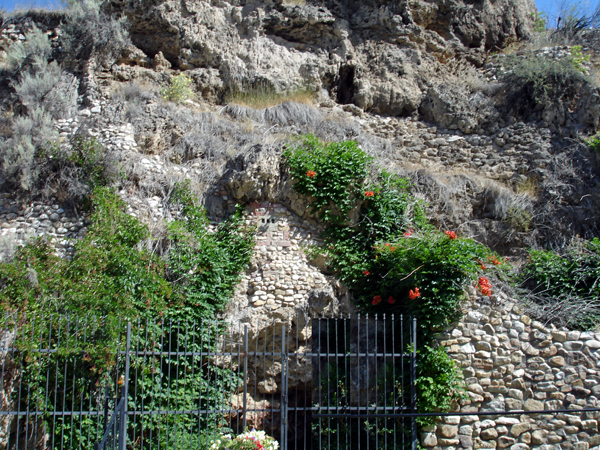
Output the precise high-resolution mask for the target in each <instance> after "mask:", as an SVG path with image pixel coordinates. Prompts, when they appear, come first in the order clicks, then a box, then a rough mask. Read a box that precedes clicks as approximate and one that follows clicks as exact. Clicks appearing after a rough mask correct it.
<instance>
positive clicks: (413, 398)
mask: <svg viewBox="0 0 600 450" xmlns="http://www.w3.org/2000/svg"><path fill="white" fill-rule="evenodd" d="M411 334H412V351H413V352H412V358H411V359H410V372H411V376H410V378H411V383H410V403H411V407H412V412H413V414H416V413H417V385H416V383H417V319H416V318H413V320H412V333H411ZM410 435H411V450H417V445H418V442H419V440H418V436H417V418H416V417H415V416H413V417H411V419H410Z"/></svg>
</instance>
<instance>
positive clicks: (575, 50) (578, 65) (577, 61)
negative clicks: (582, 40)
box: [569, 45, 591, 75]
mask: <svg viewBox="0 0 600 450" xmlns="http://www.w3.org/2000/svg"><path fill="white" fill-rule="evenodd" d="M569 59H570V60H571V64H573V67H575V69H577V70H579V71H580V72H583V73H584V74H586V75H587V73H588V69H587V67H585V65H584V63H589V62H590V59H591V56H590V55H584V54H583V51H582V48H581V45H574V46H572V47H571V56H570V58H569Z"/></svg>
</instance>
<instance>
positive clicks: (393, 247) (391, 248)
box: [390, 246, 398, 252]
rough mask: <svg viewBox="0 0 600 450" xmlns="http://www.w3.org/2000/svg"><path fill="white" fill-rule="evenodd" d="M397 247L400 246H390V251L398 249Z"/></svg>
mask: <svg viewBox="0 0 600 450" xmlns="http://www.w3.org/2000/svg"><path fill="white" fill-rule="evenodd" d="M397 248H398V247H396V246H392V247H390V252H393V251H394V250H396V249H397Z"/></svg>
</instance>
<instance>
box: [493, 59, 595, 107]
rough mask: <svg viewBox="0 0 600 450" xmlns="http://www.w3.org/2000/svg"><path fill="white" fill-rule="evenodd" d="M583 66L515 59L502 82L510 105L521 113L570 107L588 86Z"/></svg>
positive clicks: (508, 66)
mask: <svg viewBox="0 0 600 450" xmlns="http://www.w3.org/2000/svg"><path fill="white" fill-rule="evenodd" d="M580 65H581V63H579V64H577V63H575V62H574V60H573V59H571V58H562V59H550V58H545V57H537V56H535V55H531V56H528V57H514V58H511V59H510V60H509V62H508V64H507V66H506V69H507V72H506V73H505V74H504V76H503V78H502V81H503V82H504V85H505V86H506V92H507V94H508V96H509V99H510V102H511V104H512V105H513V107H514V108H515V109H516V110H517V111H518V112H520V113H526V112H527V111H528V110H530V109H534V110H535V109H539V108H540V107H543V106H544V105H548V104H554V103H559V102H560V103H566V104H568V105H570V104H571V103H572V102H574V101H576V100H577V97H578V95H579V92H580V90H581V89H582V87H583V86H584V85H585V84H587V83H589V80H588V79H587V77H586V76H585V74H584V73H583V72H582V70H581V67H580Z"/></svg>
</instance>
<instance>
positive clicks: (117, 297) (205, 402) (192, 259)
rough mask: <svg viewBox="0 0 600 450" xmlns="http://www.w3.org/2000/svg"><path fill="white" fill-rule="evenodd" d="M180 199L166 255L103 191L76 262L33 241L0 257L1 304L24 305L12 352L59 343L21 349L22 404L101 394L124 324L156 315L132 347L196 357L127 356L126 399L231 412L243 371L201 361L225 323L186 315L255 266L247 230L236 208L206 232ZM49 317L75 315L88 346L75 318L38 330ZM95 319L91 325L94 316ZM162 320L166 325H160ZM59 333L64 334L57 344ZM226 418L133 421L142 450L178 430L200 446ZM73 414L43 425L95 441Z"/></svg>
mask: <svg viewBox="0 0 600 450" xmlns="http://www.w3.org/2000/svg"><path fill="white" fill-rule="evenodd" d="M80 150H81V151H82V152H83V153H81V152H80V153H78V152H75V153H74V154H73V155H71V158H72V160H73V163H74V164H79V165H82V166H85V165H86V164H88V162H89V159H88V156H89V155H88V154H86V153H85V151H84V150H83V148H81V149H80ZM92 153H93V150H92ZM174 201H176V202H177V203H178V204H179V205H180V207H181V217H180V220H179V221H177V222H176V223H174V224H173V225H172V227H171V237H172V238H173V239H174V241H173V247H172V249H171V254H170V256H169V258H168V259H161V258H159V257H158V256H157V255H156V254H155V253H154V252H152V251H150V250H148V246H147V245H146V243H147V239H148V238H149V233H148V229H147V227H146V226H145V225H143V224H141V223H140V222H139V221H138V220H137V219H136V218H135V217H132V216H131V215H129V214H128V213H127V211H126V205H125V203H124V202H123V201H122V200H121V199H120V198H119V197H118V195H117V194H115V193H114V192H113V191H112V190H111V189H109V188H106V187H97V188H96V189H94V191H93V194H92V196H91V198H90V202H91V206H92V208H93V214H92V215H91V217H90V220H91V223H90V225H89V229H88V233H87V235H86V237H85V238H84V239H83V240H82V241H80V242H78V243H77V245H76V249H75V255H74V257H73V259H72V260H71V261H68V260H66V259H62V258H59V257H57V256H55V255H54V254H53V253H52V252H53V249H52V247H51V246H50V245H49V244H48V243H46V242H44V241H43V240H38V241H35V242H33V243H31V244H29V245H27V246H25V247H23V248H21V249H20V250H19V251H17V252H16V255H15V257H14V259H13V260H12V261H11V262H10V263H3V264H0V304H1V306H2V307H3V308H4V309H5V310H6V311H13V312H14V311H18V314H17V317H16V320H15V324H14V326H18V327H19V333H18V334H19V336H23V337H25V339H24V342H18V343H17V344H15V345H17V348H19V349H20V350H22V351H24V352H27V351H28V349H29V348H30V347H31V346H32V345H37V344H38V343H39V342H41V340H40V333H42V332H45V333H50V334H51V336H52V337H53V338H54V339H55V341H53V343H52V344H53V345H56V347H55V348H56V349H57V350H58V351H57V352H56V353H51V354H50V353H49V354H40V353H39V352H30V353H25V357H24V358H23V366H22V367H20V373H21V376H22V380H21V385H22V386H23V392H24V393H25V392H26V393H27V394H26V395H25V394H24V395H23V396H22V397H23V401H24V402H25V404H26V407H32V405H37V404H40V403H39V402H43V401H44V399H47V398H48V396H50V398H51V397H52V396H53V395H55V392H56V389H57V386H58V387H59V388H61V389H62V387H63V386H65V387H66V386H69V387H70V386H71V385H72V386H73V387H72V388H69V389H65V391H64V392H61V393H60V395H59V396H58V397H59V400H58V403H57V405H58V407H60V405H61V404H62V403H64V405H67V406H66V407H67V408H69V407H70V406H68V405H73V404H80V403H81V402H84V400H83V398H86V400H85V402H84V403H85V404H87V403H86V402H87V401H88V400H87V398H88V397H90V398H91V397H93V398H97V397H100V396H101V395H102V393H101V392H100V389H101V386H104V385H110V384H111V383H110V379H112V380H113V381H114V379H115V374H116V373H117V371H116V370H117V366H116V364H117V363H116V361H117V358H115V349H116V348H118V346H117V342H118V340H119V339H120V333H121V332H122V324H123V322H124V321H125V320H127V319H136V318H141V319H150V322H149V324H150V326H149V327H148V329H143V326H140V325H138V326H140V329H139V330H138V331H137V333H134V335H133V336H132V339H133V341H132V346H133V347H134V348H146V349H148V350H149V351H154V352H165V351H169V352H170V351H175V350H185V351H187V352H192V353H191V354H190V356H189V357H188V356H186V357H184V358H180V357H179V356H178V357H177V358H174V357H173V358H171V357H170V356H169V357H167V358H164V359H163V360H162V364H161V365H160V366H158V367H157V365H156V361H155V359H154V356H150V357H146V358H145V357H137V358H132V361H131V364H132V373H133V371H135V374H136V376H135V377H132V378H131V380H130V383H131V384H130V386H129V392H130V398H129V401H131V402H143V404H144V405H145V407H147V408H149V409H150V410H163V411H164V410H192V409H195V408H205V409H211V408H212V409H215V410H219V409H226V407H227V404H226V400H227V399H226V398H225V397H224V396H223V392H234V391H236V389H238V387H239V384H240V383H239V380H238V377H237V375H235V374H234V373H233V372H231V370H230V369H228V368H226V367H215V366H213V365H210V367H207V366H206V358H204V360H203V364H201V361H200V356H198V355H200V354H202V353H203V352H204V354H206V352H207V351H211V350H214V346H215V345H216V343H217V339H216V338H215V336H216V335H218V334H219V333H221V334H222V332H223V330H219V329H218V327H217V328H215V326H214V324H207V325H206V326H200V327H188V326H187V321H188V320H199V319H203V318H206V319H211V318H214V317H215V315H216V314H217V313H218V312H220V311H221V310H222V309H223V307H224V306H225V304H226V301H227V300H228V298H229V296H230V295H231V292H232V290H233V287H234V285H235V283H236V282H237V280H238V278H239V275H240V272H241V271H242V270H243V268H244V267H245V266H246V265H247V264H248V262H249V259H250V255H251V250H252V247H253V244H254V241H253V238H252V230H250V229H247V228H246V227H245V226H244V224H243V222H242V221H241V218H240V216H239V214H238V215H237V216H235V217H233V218H232V219H230V220H229V221H226V222H224V223H223V224H221V225H220V226H219V227H218V228H217V229H216V231H215V232H210V231H209V230H208V221H207V220H206V217H205V215H204V211H203V210H202V209H201V208H200V207H199V206H198V205H197V204H196V201H195V199H194V198H193V197H192V195H191V193H190V191H189V189H188V188H187V187H186V186H180V187H179V188H178V190H177V193H176V196H175V199H174ZM211 292H214V294H213V295H209V293H211ZM52 314H69V315H70V317H71V318H72V322H71V323H76V326H77V327H80V328H78V330H86V334H85V336H86V338H85V339H84V340H83V341H82V339H81V333H79V332H78V333H73V330H72V329H71V330H70V329H69V327H68V326H67V327H65V324H66V323H67V321H68V319H64V321H61V320H62V319H61V320H55V321H54V322H53V324H52V326H51V328H47V324H46V323H44V327H42V324H41V321H40V320H39V317H42V316H43V317H45V318H47V317H48V316H50V315H52ZM94 320H95V322H94V323H95V325H94V323H92V324H90V323H89V322H90V321H92V322H93V321H94ZM153 321H154V327H156V326H158V327H159V329H158V331H157V330H154V329H153V327H152V324H153ZM165 321H169V322H168V323H169V326H164V327H162V328H161V324H164V323H165ZM190 323H191V322H190ZM42 330H44V331H42ZM167 331H168V332H167ZM165 333H166V334H165ZM57 336H61V338H59V339H62V340H59V341H56V339H57ZM84 344H85V346H83V345H84ZM49 345H50V344H49ZM83 350H85V352H86V355H85V357H84V360H83V362H81V354H82V351H83ZM82 364H83V365H82ZM54 367H65V370H64V371H55V370H54V369H53V368H54ZM120 373H122V372H120ZM142 389H143V392H144V395H145V397H144V398H141V397H140V396H141V395H142V394H141V392H142ZM90 390H91V392H90ZM173 392H182V393H183V395H173ZM136 395H137V397H136ZM86 396H88V397H86ZM55 398H56V397H55ZM89 401H91V400H89ZM61 402H62V403H61ZM222 419H223V416H222V415H220V414H215V415H213V416H210V417H207V418H201V419H198V418H194V419H192V418H191V417H190V418H180V417H177V416H173V415H168V416H153V415H145V416H143V417H142V418H140V419H139V421H136V422H135V424H134V426H135V427H137V428H136V430H135V432H136V433H137V435H138V436H142V435H143V436H144V439H147V442H148V443H147V446H146V447H144V448H150V447H149V446H150V445H159V446H161V447H168V446H169V443H172V441H173V440H174V439H175V437H176V438H177V439H178V442H180V443H181V442H189V443H190V445H192V444H193V445H195V443H197V442H198V439H199V437H198V435H199V434H202V433H208V434H210V433H212V432H214V431H215V430H216V427H218V426H221V425H223V423H221V421H222ZM40 420H44V418H41V419H40ZM74 420H75V422H73V421H64V422H63V421H60V420H48V421H47V422H46V423H45V425H46V426H47V429H48V432H49V433H50V434H51V435H53V434H60V435H61V436H63V437H64V439H65V440H66V441H67V442H71V443H72V444H73V446H74V447H75V446H78V445H81V447H82V448H91V447H92V445H93V442H94V440H95V439H96V437H97V436H96V434H95V433H96V431H97V426H98V422H95V421H89V420H88V421H87V422H85V421H86V420H87V419H85V418H83V419H82V418H78V417H74ZM79 420H81V421H82V422H81V423H80V422H79ZM83 422H85V423H83ZM80 427H81V429H83V430H84V432H83V433H80V432H79V429H80ZM94 430H95V431H94ZM165 430H167V432H165ZM173 430H174V431H173ZM174 433H175V434H176V436H175V434H174ZM153 436H154V437H153ZM61 439H62V437H61ZM157 443H158V444H157ZM152 448H153V447H152Z"/></svg>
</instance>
